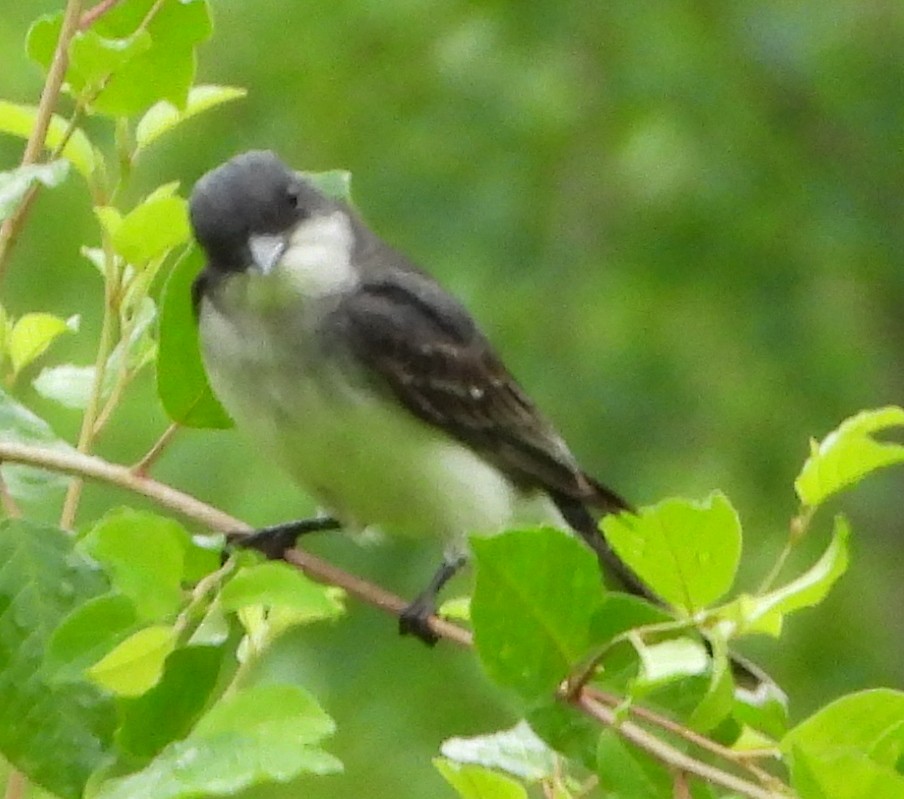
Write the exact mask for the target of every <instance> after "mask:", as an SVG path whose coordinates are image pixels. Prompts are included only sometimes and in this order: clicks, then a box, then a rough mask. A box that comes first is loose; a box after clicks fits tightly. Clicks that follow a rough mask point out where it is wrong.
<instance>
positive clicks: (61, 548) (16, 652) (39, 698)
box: [0, 520, 115, 799]
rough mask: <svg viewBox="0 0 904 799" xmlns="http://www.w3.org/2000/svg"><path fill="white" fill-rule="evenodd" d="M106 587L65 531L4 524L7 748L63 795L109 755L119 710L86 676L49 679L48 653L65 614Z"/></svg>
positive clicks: (0, 547) (1, 697)
mask: <svg viewBox="0 0 904 799" xmlns="http://www.w3.org/2000/svg"><path fill="white" fill-rule="evenodd" d="M104 590H105V585H104V578H103V575H102V574H100V573H99V572H98V571H97V570H96V569H94V568H93V567H92V566H91V564H90V563H89V562H88V561H87V560H86V559H84V558H81V557H79V556H78V554H77V553H76V552H74V551H73V548H72V540H71V539H70V538H69V537H67V536H66V535H65V533H63V532H62V531H61V530H57V529H55V528H53V527H47V526H43V525H37V524H33V523H31V522H27V521H24V520H20V521H14V520H5V521H3V522H2V523H0V751H2V752H3V756H4V757H5V758H7V759H8V760H9V761H11V762H13V763H15V764H16V765H17V766H18V767H19V768H20V769H21V770H22V771H24V772H25V773H26V774H28V775H29V776H30V777H31V778H32V779H33V780H35V781H36V782H37V783H39V784H40V785H43V786H44V787H46V788H47V789H48V790H50V791H52V792H53V793H55V794H56V795H58V796H62V797H64V799H74V798H75V797H78V796H81V794H82V789H83V788H84V786H85V783H86V781H87V779H88V777H89V776H90V774H91V772H92V771H94V769H96V768H97V767H98V766H99V765H100V764H101V763H102V762H103V761H104V760H105V759H106V757H107V753H108V750H109V747H110V741H111V737H112V732H113V726H114V718H115V713H114V708H113V706H112V703H111V701H110V699H109V698H108V697H106V696H104V695H103V694H102V693H101V692H100V691H98V690H96V689H95V688H93V687H92V686H90V685H88V684H86V683H80V684H67V685H53V684H50V683H49V682H48V681H47V680H46V679H45V678H44V671H43V668H42V664H43V659H44V653H45V650H46V648H47V645H48V642H49V641H50V639H51V637H52V635H53V633H54V630H55V629H56V628H57V626H58V625H59V624H60V622H61V621H62V620H63V619H64V618H65V617H66V614H67V613H69V612H71V611H73V610H74V609H76V608H78V607H79V606H80V605H81V604H82V603H84V602H86V601H88V600H91V599H92V598H94V597H95V596H97V595H99V594H100V593H102V592H103V591H104Z"/></svg>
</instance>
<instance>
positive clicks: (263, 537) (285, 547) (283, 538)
mask: <svg viewBox="0 0 904 799" xmlns="http://www.w3.org/2000/svg"><path fill="white" fill-rule="evenodd" d="M340 526H341V525H340V524H339V522H337V521H336V520H335V519H333V518H331V517H329V516H324V517H318V518H315V519H299V520H297V521H293V522H286V523H284V524H274V525H272V526H271V527H262V528H261V529H260V530H255V531H254V532H253V533H227V534H226V543H227V545H229V546H233V547H241V548H242V549H256V550H257V551H258V552H260V553H261V554H263V555H264V556H265V557H267V558H268V559H269V560H284V559H285V556H286V552H288V551H289V550H290V549H292V548H293V547H294V546H295V541H296V540H297V539H298V537H299V536H301V535H304V534H305V533H315V532H318V531H320V530H335V529H337V528H339V527H340Z"/></svg>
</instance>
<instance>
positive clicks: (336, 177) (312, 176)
mask: <svg viewBox="0 0 904 799" xmlns="http://www.w3.org/2000/svg"><path fill="white" fill-rule="evenodd" d="M298 174H299V175H301V177H303V178H304V179H305V180H307V181H309V182H311V183H313V184H314V187H315V188H317V189H319V190H320V191H321V192H323V193H324V194H325V195H326V196H327V197H331V198H332V199H334V200H342V201H343V202H346V203H351V201H352V173H351V172H347V171H346V170H344V169H331V170H329V171H327V172H299V173H298Z"/></svg>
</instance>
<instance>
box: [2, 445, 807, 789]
mask: <svg viewBox="0 0 904 799" xmlns="http://www.w3.org/2000/svg"><path fill="white" fill-rule="evenodd" d="M4 461H8V462H12V463H21V464H27V465H29V466H37V467H42V468H45V469H50V470H52V471H56V472H63V473H65V474H72V475H78V476H80V477H85V478H89V479H92V480H97V481H100V482H104V483H109V484H111V485H114V486H118V487H120V488H123V489H125V490H127V491H131V492H134V493H137V494H141V495H142V496H144V497H147V498H148V499H151V500H153V501H155V502H157V503H158V504H159V505H161V506H163V507H164V508H167V509H169V510H171V511H174V512H176V513H178V514H180V515H182V516H184V517H185V518H187V519H191V520H193V521H195V522H197V523H199V524H201V525H204V526H205V527H207V528H209V529H211V530H215V531H218V532H250V531H251V530H252V529H253V528H251V527H250V526H249V525H247V524H245V523H244V522H241V521H239V520H238V519H235V518H233V517H232V516H230V515H229V514H227V513H224V512H223V511H221V510H219V509H218V508H215V507H213V506H211V505H208V504H206V503H204V502H202V501H201V500H198V499H196V498H194V497H192V496H190V495H189V494H186V493H184V492H182V491H178V490H177V489H175V488H172V487H170V486H168V485H166V484H164V483H160V482H158V481H157V480H154V479H152V478H149V477H146V476H145V475H142V474H137V473H136V472H135V471H134V470H132V469H129V468H128V467H125V466H120V465H117V464H113V463H109V462H108V461H105V460H103V459H101V458H97V457H94V456H91V455H84V454H82V453H79V452H76V451H74V450H69V451H57V450H51V449H46V448H43V447H33V446H29V445H26V444H17V443H9V442H0V462H4ZM286 560H287V561H288V562H289V563H291V564H293V565H294V566H297V567H298V568H299V569H301V570H302V571H304V572H305V573H306V574H307V575H308V576H310V577H311V578H313V579H315V580H318V581H319V582H324V583H329V584H331V585H336V586H339V587H340V588H343V589H344V590H345V591H347V592H348V593H349V594H351V595H352V596H354V597H356V598H358V599H360V600H362V601H363V602H366V603H368V604H370V605H373V606H374V607H377V608H379V609H380V610H383V611H386V612H388V613H391V614H394V615H398V614H399V613H400V612H401V610H402V609H403V608H404V607H405V606H406V603H405V601H404V600H402V599H401V598H400V597H398V596H396V595H394V594H392V593H390V592H388V591H386V590H384V589H383V588H380V587H379V586H377V585H374V584H373V583H369V582H367V581H366V580H362V579H360V578H359V577H356V576H354V575H351V574H348V573H347V572H344V571H342V570H341V569H338V568H336V567H335V566H333V565H332V564H330V563H327V562H326V561H324V560H321V559H320V558H317V557H315V556H314V555H311V554H310V553H308V552H305V551H303V550H300V549H293V550H291V551H289V552H288V553H286ZM430 626H431V628H432V629H433V631H434V632H435V633H436V634H437V635H439V636H441V637H443V638H447V639H449V640H450V641H454V642H455V643H457V644H460V645H462V646H470V645H471V644H472V640H471V634H470V633H469V632H468V631H467V630H464V629H462V628H461V627H458V626H457V625H455V624H451V623H450V622H447V621H445V620H443V619H438V618H433V619H431V620H430ZM569 689H570V686H569V685H568V684H567V683H566V684H565V685H564V686H563V688H562V689H561V691H560V693H559V695H558V696H559V699H560V700H561V701H563V702H568V703H569V704H572V705H573V706H574V707H576V708H577V709H578V710H580V711H581V712H582V713H584V714H586V715H587V716H590V717H591V718H593V719H594V720H596V721H598V722H600V723H601V724H603V725H605V726H606V727H609V728H611V729H613V730H615V731H616V732H617V733H618V734H619V735H621V736H622V737H623V738H624V739H625V740H627V741H629V742H630V743H632V744H634V745H635V746H637V747H638V748H640V749H642V750H644V751H645V752H647V753H649V754H650V755H652V756H653V757H655V758H656V759H658V760H659V761H660V762H662V763H665V764H666V765H668V766H669V767H671V768H672V769H673V770H675V771H683V772H686V773H687V774H690V775H694V776H696V777H698V778H700V779H703V780H706V781H708V782H710V783H712V784H713V785H719V786H721V787H723V788H727V789H729V790H732V791H735V792H737V793H738V794H740V795H742V796H745V797H747V798H748V799H783V798H784V797H787V796H788V795H789V794H788V792H787V787H786V786H785V785H784V784H783V783H781V782H780V781H779V780H778V779H777V778H774V777H773V776H772V775H770V774H768V773H766V772H762V774H763V779H764V781H766V780H768V782H769V784H770V787H769V788H766V787H762V786H760V785H757V784H755V783H753V782H750V781H748V780H745V779H743V778H742V777H739V776H737V775H735V774H732V773H730V772H727V771H724V770H723V769H720V768H718V767H716V766H712V765H709V764H708V763H703V762H701V761H699V760H696V759H694V758H693V757H691V756H690V755H687V754H685V753H684V752H681V751H680V750H678V749H676V748H675V747H674V746H672V745H670V744H668V743H666V742H665V741H662V740H660V739H659V738H657V737H656V736H655V735H653V734H652V733H650V732H648V731H647V730H645V729H644V728H643V727H641V726H640V725H639V724H637V723H636V722H634V721H631V720H622V719H621V718H620V717H619V715H618V713H617V712H616V709H615V705H617V704H620V700H618V699H617V697H613V696H611V695H608V694H606V693H604V692H602V691H599V690H598V689H596V688H593V687H589V686H588V687H584V688H582V689H581V690H580V691H578V692H576V693H571V692H570V690H569ZM630 712H632V713H634V714H635V715H637V716H638V717H641V718H643V719H644V720H645V721H648V722H650V723H653V724H656V725H657V726H659V727H661V728H663V729H665V730H667V731H669V732H672V733H675V734H678V735H681V736H682V737H684V738H685V739H687V740H689V741H691V742H693V743H695V744H697V745H698V746H701V747H702V748H704V749H706V750H708V751H710V752H711V753H713V754H718V755H720V756H722V757H728V758H729V759H730V760H731V762H732V763H733V764H736V765H737V762H736V761H737V756H736V753H734V752H731V750H725V749H724V747H721V746H720V745H719V744H717V743H715V742H714V741H710V740H709V739H708V738H704V737H703V736H700V735H698V734H697V733H694V732H693V731H691V730H687V729H686V728H684V727H682V726H681V725H679V724H676V723H675V722H673V721H671V720H670V719H666V718H665V717H663V716H660V715H659V714H657V713H654V712H653V711H647V710H645V709H642V708H631V709H630ZM726 752H728V754H726ZM741 765H744V764H741ZM757 776H759V775H757Z"/></svg>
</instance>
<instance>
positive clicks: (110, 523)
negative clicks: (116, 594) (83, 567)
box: [82, 508, 188, 621]
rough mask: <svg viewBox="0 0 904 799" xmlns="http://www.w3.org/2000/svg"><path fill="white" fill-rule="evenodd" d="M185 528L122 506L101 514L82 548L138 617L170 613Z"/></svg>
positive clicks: (178, 588)
mask: <svg viewBox="0 0 904 799" xmlns="http://www.w3.org/2000/svg"><path fill="white" fill-rule="evenodd" d="M187 537H188V534H187V533H186V532H185V529H184V528H183V527H182V526H181V525H180V524H179V523H178V522H175V521H173V520H172V519H168V518H165V517H163V516H157V515H156V514H154V513H149V512H146V511H136V510H131V509H130V508H123V509H120V510H115V511H112V512H111V513H108V514H107V515H106V516H104V518H103V519H101V520H100V521H99V522H98V523H97V524H96V525H95V526H94V527H93V528H92V529H91V530H90V531H89V532H88V533H87V535H86V536H85V537H84V539H83V540H82V546H83V547H84V549H85V550H86V551H87V552H88V554H90V555H91V557H93V558H95V559H96V560H98V561H99V562H100V563H101V564H103V566H104V567H105V569H106V570H107V572H108V573H109V574H110V577H111V579H112V582H113V584H114V585H115V586H116V588H117V589H118V590H119V591H120V592H121V593H122V594H124V595H125V596H127V597H129V599H131V600H132V602H134V603H135V608H136V610H137V612H138V615H139V617H140V618H141V619H145V620H148V621H155V620H158V619H166V618H169V617H170V616H172V615H174V614H175V613H176V612H177V611H178V610H179V608H180V606H181V604H182V579H183V573H184V568H185V540H186V538H187Z"/></svg>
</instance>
